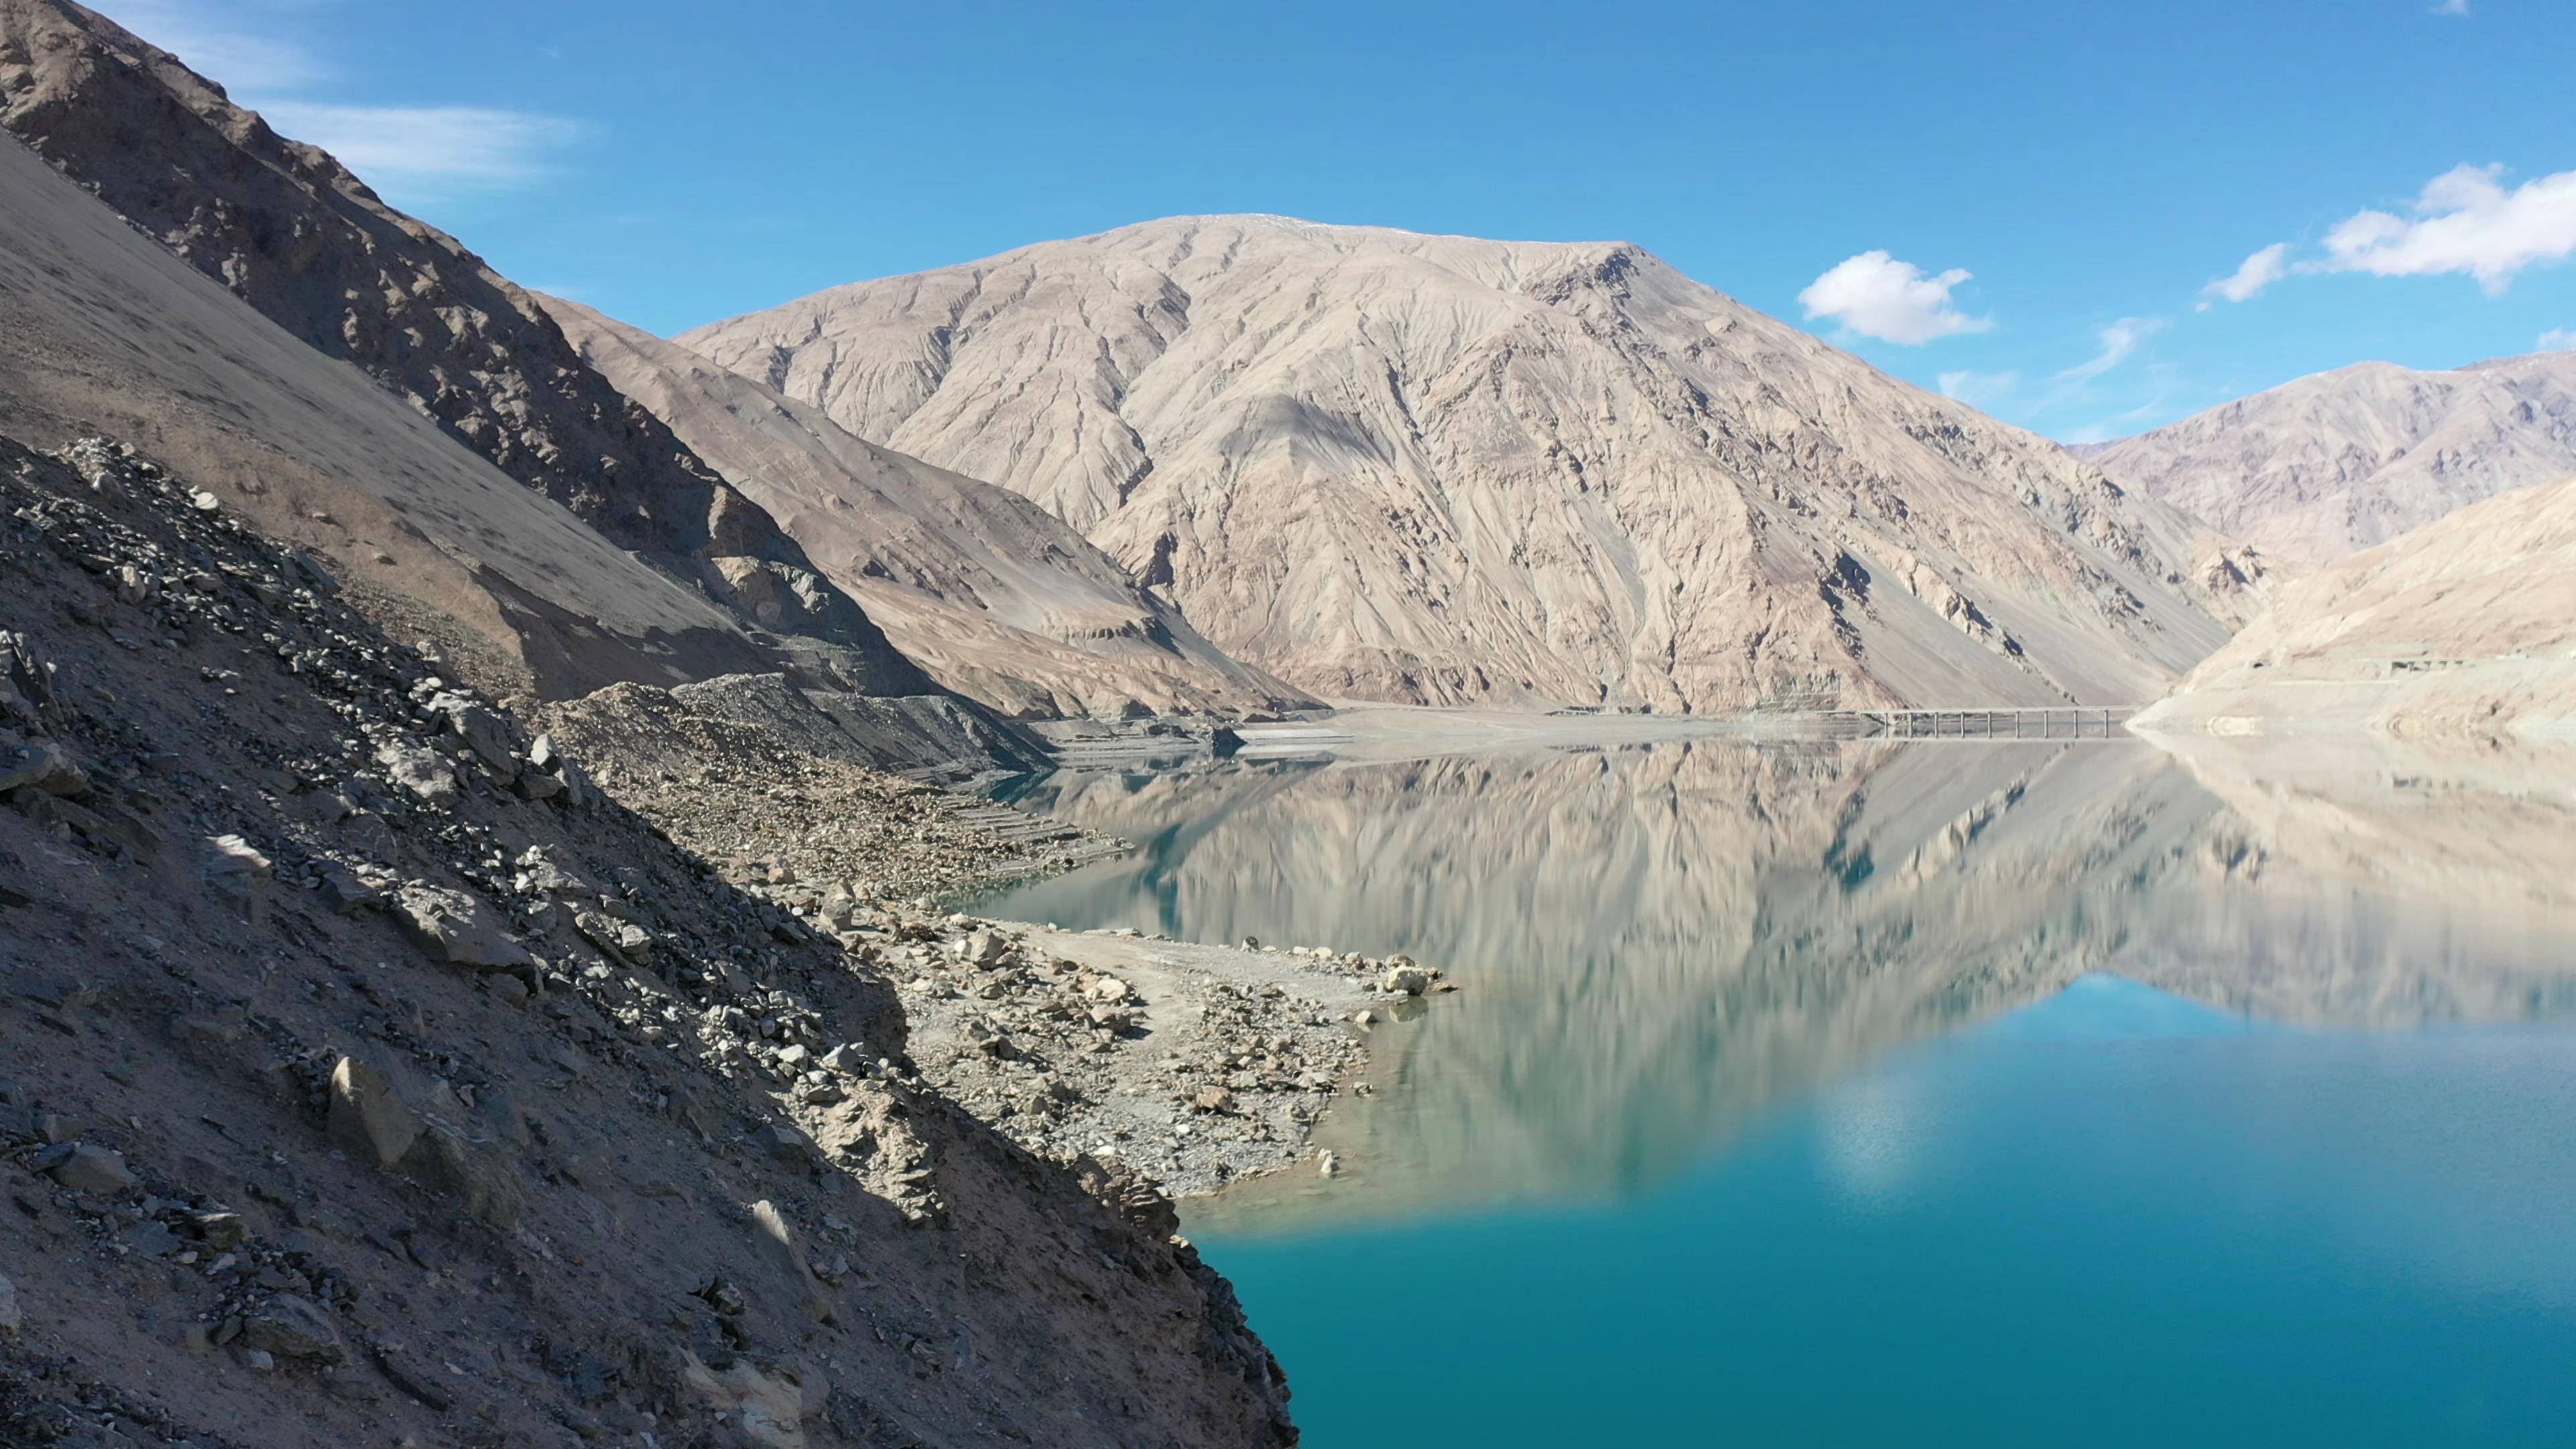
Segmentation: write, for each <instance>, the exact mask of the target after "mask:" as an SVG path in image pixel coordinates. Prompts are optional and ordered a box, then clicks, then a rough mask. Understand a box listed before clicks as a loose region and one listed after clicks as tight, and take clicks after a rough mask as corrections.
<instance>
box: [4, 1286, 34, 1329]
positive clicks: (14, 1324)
mask: <svg viewBox="0 0 2576 1449" xmlns="http://www.w3.org/2000/svg"><path fill="white" fill-rule="evenodd" d="M26 1321H27V1320H26V1314H25V1313H24V1311H23V1310H21V1309H20V1308H19V1307H18V1285H17V1284H15V1283H12V1282H10V1281H9V1280H8V1279H7V1278H5V1277H0V1338H16V1337H17V1336H18V1330H19V1329H20V1327H21V1326H23V1325H24V1324H25V1323H26Z"/></svg>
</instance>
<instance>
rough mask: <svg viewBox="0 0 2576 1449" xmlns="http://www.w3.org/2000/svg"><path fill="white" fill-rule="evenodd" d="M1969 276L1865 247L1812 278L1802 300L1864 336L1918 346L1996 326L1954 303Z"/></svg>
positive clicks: (1811, 312)
mask: <svg viewBox="0 0 2576 1449" xmlns="http://www.w3.org/2000/svg"><path fill="white" fill-rule="evenodd" d="M1968 275H1969V274H1968V273H1967V272H1966V271H1964V270H1961V269H1959V268H1956V267H1953V268H1951V269H1950V270H1949V271H1946V272H1943V273H1941V274H1940V275H1939V276H1926V275H1924V273H1923V269H1922V268H1920V267H1917V266H1916V265H1914V264H1913V263H1912V262H1900V261H1898V260H1897V259H1896V258H1894V257H1892V256H1890V255H1888V254H1887V253H1886V252H1883V251H1880V252H1863V253H1861V254H1860V255H1859V256H1856V257H1852V258H1850V259H1849V260H1847V261H1844V262H1842V263H1840V264H1838V265H1836V266H1835V267H1834V268H1833V270H1831V271H1829V272H1827V273H1825V274H1824V275H1823V276H1821V277H1818V278H1816V280H1814V281H1813V282H1810V283H1808V284H1807V288H1806V290H1805V291H1802V292H1800V293H1799V294H1798V300H1799V301H1800V302H1801V303H1803V304H1805V306H1806V309H1807V316H1808V317H1809V318H1816V317H1831V318H1833V319H1834V320H1835V321H1837V322H1840V323H1841V324H1842V325H1844V326H1845V327H1848V328H1850V329H1851V330H1852V331H1854V332H1857V333H1859V334H1861V335H1862V336H1863V337H1875V338H1877V339H1879V340H1880V341H1882V342H1895V343H1899V344H1902V345H1904V346H1907V347H1915V346H1919V345H1921V344H1923V343H1926V342H1930V341H1932V340H1933V339H1934V338H1936V337H1948V336H1950V335H1952V334H1953V333H1958V332H1983V331H1985V330H1987V329H1988V328H1990V327H1992V326H1994V325H1995V324H1994V319H1992V318H1990V317H1971V316H1968V315H1967V314H1966V313H1963V312H1961V311H1960V310H1959V309H1958V308H1957V307H1955V306H1953V305H1952V304H1951V300H1950V289H1951V288H1952V287H1955V286H1957V285H1959V284H1960V283H1961V282H1964V281H1966V280H1968Z"/></svg>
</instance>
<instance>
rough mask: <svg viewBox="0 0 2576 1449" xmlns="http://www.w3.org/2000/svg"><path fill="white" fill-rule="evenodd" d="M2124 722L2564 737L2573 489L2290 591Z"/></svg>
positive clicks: (2430, 533) (2471, 514)
mask: <svg viewBox="0 0 2576 1449" xmlns="http://www.w3.org/2000/svg"><path fill="white" fill-rule="evenodd" d="M2136 722H2137V723H2138V724H2139V725H2140V726H2142V727H2145V728H2148V729H2152V730H2163V731H2173V732H2179V731H2187V730H2193V729H2208V730H2214V731H2216V732H2219V733H2263V732H2282V731H2294V730H2303V729H2304V730H2314V729H2324V728H2333V727H2338V726H2342V727H2349V726H2355V725H2364V726H2369V727H2371V728H2375V729H2381V730H2388V731H2393V732H2396V733H2401V734H2441V733H2475V734H2500V733H2503V732H2506V731H2520V732H2546V731H2560V732H2563V731H2566V730H2568V729H2569V728H2571V726H2576V478H2569V479H2566V480H2564V481H2562V482H2558V483H2552V484H2548V485H2545V486H2542V487H2537V488H2521V489H2516V490H2514V491H2513V492H2510V493H2504V494H2500V495H2498V496H2496V497H2494V498H2489V499H2487V500H2485V501H2484V502H2480V503H2472V504H2470V505H2469V506H2467V507H2465V508H2462V509H2461V510H2459V511H2458V512H2456V513H2453V514H2450V515H2448V516H2446V517H2444V518H2441V519H2439V520H2437V521H2435V522H2432V523H2428V524H2426V525H2425V526H2423V527H2422V528H2419V529H2417V530H2415V531H2414V532H2413V533H2410V534H2407V535H2405V536H2404V537H2402V538H2399V539H2397V540H2395V541H2393V542H2390V543H2384V544H2381V545H2380V546H2379V547H2377V548H2374V549H2370V550H2368V551H2366V552H2363V553H2358V554H2354V555H2353V556H2352V557H2350V558H2347V559H2344V560H2342V561H2341V562H2339V563H2335V564H2331V565H2329V566H2327V567H2326V568H2324V569H2323V570H2321V571H2319V572H2318V573H2316V574H2313V575H2311V576H2309V577H2307V578H2304V579H2300V580H2298V581H2297V582H2295V583H2293V584H2290V585H2289V586H2287V587H2286V588H2284V589H2282V590H2281V592H2280V594H2279V596H2278V597H2277V598H2276V599H2275V600H2274V601H2273V604H2272V608H2271V610H2270V611H2269V612H2268V613H2266V614H2264V615H2263V616H2262V617H2260V618H2258V619H2256V620H2255V621H2254V622H2253V623H2252V624H2249V625H2247V626H2246V628H2245V631H2244V632H2243V633H2241V634H2239V635H2237V636H2236V638H2235V639H2233V640H2231V641H2230V642H2229V643H2228V645H2227V647H2226V648H2224V649H2222V650H2220V651H2219V652H2217V653H2216V654H2213V655H2211V656H2210V657H2209V659H2208V660H2207V661H2205V662H2204V663H2202V664H2201V666H2200V667H2199V668H2198V669H2195V670H2193V671H2192V672H2191V674H2190V676H2189V677H2188V678H2186V679H2185V680H2184V681H2183V682H2182V684H2181V685H2180V686H2179V687H2178V688H2177V689H2176V690H2175V691H2174V693H2173V694H2172V695H2171V696H2170V697H2168V698H2166V699H2164V700H2161V701H2159V702H2157V704H2156V705H2155V706H2154V707H2153V708H2151V709H2149V710H2147V711H2145V712H2144V713H2142V714H2141V715H2139V717H2138V719H2137V721H2136Z"/></svg>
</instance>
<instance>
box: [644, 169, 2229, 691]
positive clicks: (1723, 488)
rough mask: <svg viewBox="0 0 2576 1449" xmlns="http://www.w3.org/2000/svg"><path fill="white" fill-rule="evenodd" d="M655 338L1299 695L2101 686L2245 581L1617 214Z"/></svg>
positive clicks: (1303, 233)
mask: <svg viewBox="0 0 2576 1449" xmlns="http://www.w3.org/2000/svg"><path fill="white" fill-rule="evenodd" d="M678 340H679V341H680V342H681V343H683V344H685V345H687V346H689V347H691V348H693V349H695V350H697V351H699V352H701V353H704V354H705V355H706V356H708V357H710V358H712V359H714V360H715V361H717V362H720V363H722V364H724V365H725V366H727V367H730V368H732V369H734V370H735V371H737V372H740V373H742V374H744V375H745V376H747V377H750V378H752V379H754V380H755V381H758V382H761V383H764V384H767V385H769V386H771V387H773V388H776V389H777V390H779V391H781V392H783V393H786V394H787V395H789V396H790V397H793V398H797V399H800V400H802V401H805V402H808V403H811V404H813V405H815V406H817V407H819V408H821V409H822V410H823V411H824V412H825V413H826V414H828V415H829V416H830V418H831V419H832V420H833V421H835V422H837V423H838V424H840V425H841V426H842V427H843V428H846V429H848V430H849V431H851V432H853V433H856V434H858V435H860V436H862V437H866V438H870V439H874V440H876V441H879V442H882V443H884V444H886V445H887V446H889V447H894V448H900V449H902V450H903V451H905V452H906V453H910V454H913V455H915V456H918V457H921V458H925V459H928V460H929V461H931V462H933V463H936V464H938V465H940V466H942V467H945V468H952V469H955V470H957V471H958V472H960V473H964V474H967V475H969V476H971V477H976V478H981V479H984V480H986V481H988V482H992V483H997V484H1000V485H1002V486H1004V487H1006V488H1010V489H1013V490H1015V491H1017V492H1020V493H1023V494H1026V495H1027V496H1029V497H1031V498H1034V499H1036V500H1037V501H1038V502H1040V503H1042V504H1044V505H1045V506H1046V507H1047V508H1048V509H1050V510H1051V511H1053V512H1054V513H1056V514H1057V515H1058V516H1059V517H1061V518H1063V519H1065V520H1066V521H1067V522H1069V523H1072V524H1073V525H1075V526H1076V527H1078V528H1080V529H1082V530H1083V531H1084V533H1085V534H1086V535H1088V536H1089V537H1090V539H1091V540H1092V541H1093V542H1095V543H1097V544H1099V545H1100V546H1101V547H1102V548H1103V549H1104V550H1106V551H1107V552H1108V553H1109V554H1110V556H1111V557H1113V558H1116V559H1117V560H1119V561H1120V562H1121V563H1123V564H1125V565H1126V566H1127V567H1129V568H1130V569H1132V570H1134V571H1135V572H1136V574H1137V576H1138V577H1139V579H1141V580H1142V581H1143V582H1144V583H1145V584H1146V585H1147V586H1148V587H1151V588H1154V589H1157V590H1159V591H1160V592H1162V593H1163V594H1165V595H1167V596H1168V597H1170V598H1171V599H1172V600H1173V601H1174V602H1176V603H1177V604H1179V605H1180V607H1181V609H1182V610H1183V611H1184V612H1185V613H1186V614H1187V615H1188V616H1189V618H1190V620H1191V621H1192V622H1193V623H1195V624H1196V625H1198V627H1199V628H1200V630H1202V631H1203V632H1204V633H1205V634H1206V635H1207V637H1208V638H1209V639H1210V640H1211V641H1213V642H1214V643H1216V644H1217V645H1218V646H1219V647H1221V648H1223V649H1225V650H1226V651H1228V652H1229V653H1231V654H1233V655H1235V656H1236V657H1238V658H1242V659H1245V660H1248V661H1250V662H1252V663H1254V664H1257V665H1260V666H1261V667H1263V668H1265V669H1268V670H1270V671H1272V672H1273V673H1275V674H1277V675H1278V676H1279V677H1281V678H1283V679H1286V680H1288V681H1289V682H1290V683H1292V684H1295V685H1298V686H1300V687H1302V688H1305V689H1307V690H1309V691H1311V692H1313V693H1316V694H1319V695H1325V696H1347V697H1355V698H1366V699H1379V700H1393V701H1402V702H1425V703H1440V704H1453V703H1470V702H1479V703H1482V702H1490V703H1500V704H1542V705H1543V704H1574V705H1585V706H1609V707H1651V708H1654V709H1658V710H1684V709H1687V710H1699V711H1709V710H1721V709H1726V708H1731V707H1738V706H1743V705H1748V704H1752V703H1754V702H1756V701H1759V700H1762V699H1764V698H1766V697H1770V696H1776V695H1779V694H1782V693H1785V692H1794V693H1798V694H1800V695H1802V696H1807V697H1813V696H1814V695H1815V694H1817V693H1818V692H1819V690H1820V689H1821V690H1822V691H1823V692H1836V691H1838V692H1840V693H1841V694H1843V695H1845V696H1847V697H1851V698H1858V699H1872V700H1902V701H1907V702H1912V703H1918V704H1925V703H1940V702H1980V703H1983V702H1994V703H2011V702H2018V703H2026V704H2037V703H2050V702H2064V701H2066V700H2067V699H2069V698H2074V699H2079V700H2083V701H2087V702H2112V701H2124V700H2139V699H2145V698H2149V697H2152V696H2153V695H2155V694H2156V693H2158V692H2160V691H2161V690H2162V688H2163V687H2164V685H2165V684H2166V683H2167V682H2169V681H2170V680H2171V678H2172V677H2174V676H2175V675H2177V674H2179V673H2180V672H2181V671H2182V670H2184V669H2186V668H2188V667H2189V666H2190V665H2191V664H2192V663H2194V662H2195V661H2197V660H2198V659H2199V658H2200V657H2201V656H2202V655H2204V654H2206V653H2207V652H2208V651H2209V650H2211V649H2213V648H2215V647H2216V646H2217V645H2218V644H2219V643H2220V642H2222V641H2223V640H2224V638H2225V637H2226V634H2227V632H2228V629H2229V626H2230V624H2231V623H2232V622H2233V621H2234V620H2235V619H2236V618H2238V617H2241V616H2242V614H2243V613H2245V612H2250V607H2249V606H2248V602H2247V601H2246V600H2244V599H2243V597H2242V596H2241V595H2240V594H2237V593H2233V592H2220V591H2216V590H2213V589H2212V588H2211V587H2210V585H2209V582H2208V576H2207V574H2206V572H2205V571H2203V570H2201V569H2200V568H2199V567H2198V565H2199V564H2200V563H2201V561H2202V560H2204V559H2206V558H2208V557H2210V556H2211V555H2212V554H2214V553H2216V552H2219V551H2220V550H2221V549H2222V548H2224V547H2225V546H2226V543H2225V541H2224V540H2220V539H2218V538H2217V537H2216V536H2215V535H2214V534H2212V533H2210V532H2209V531H2208V530H2206V529H2205V528H2203V527H2201V526H2199V525H2197V524H2195V523H2193V522H2191V521H2189V520H2186V519H2184V518H2183V517H2181V516H2180V515H2179V514H2177V513H2175V512H2174V511H2172V510H2171V509H2168V508H2166V507H2164V506H2162V505H2160V504H2157V503H2155V502H2153V501H2151V500H2147V499H2141V498H2137V497H2134V496H2131V495H2129V494H2127V493H2125V492H2123V491H2122V490H2121V489H2120V488H2118V487H2116V486H2114V485H2113V484H2112V483H2111V482H2110V481H2109V480H2107V479H2106V478H2104V477H2103V476H2102V474H2101V473H2100V472H2098V471H2097V470H2095V469H2094V468H2092V467H2090V466H2088V465H2085V464H2083V463H2080V462H2078V461H2076V460H2075V459H2073V458H2071V457H2069V456H2068V455H2067V454H2066V453H2064V452H2063V451H2062V450H2060V449H2058V448H2056V447H2055V446H2053V445H2051V444H2049V443H2047V442H2046V441H2044V440H2042V439H2039V438H2037V437H2034V436H2032V435H2031V434H2028V433H2025V432H2022V431H2020V430H2018V429H2015V428H2010V427H2006V426H2004V425H2002V424H1999V423H1996V422H1994V421H1992V420H1991V419H1988V418H1985V417H1983V416H1981V415H1980V414H1978V413H1976V412H1974V411H1972V410H1970V409H1968V408H1966V407H1964V406H1961V405H1960V404H1957V403H1955V402H1951V401H1949V400H1948V399H1944V398H1940V397H1935V396H1932V395H1930V394H1927V393H1924V392H1921V391H1918V390H1916V389H1914V388H1912V387H1909V386H1907V385H1905V384H1903V383H1899V382H1897V381H1895V380H1893V379H1890V378H1888V377H1886V376H1885V375H1883V374H1881V373H1879V372H1877V371H1875V370H1874V369H1872V368H1870V367H1869V366H1867V365H1866V364H1864V363H1862V362H1861V361H1859V360H1858V359H1856V358H1854V357H1851V356H1849V355H1848V354H1845V353H1842V352H1839V351H1837V350H1835V349H1834V348H1832V347H1830V346H1827V345H1826V344H1825V343H1823V342H1821V341H1819V340H1818V339H1816V338H1815V337H1813V336H1811V335H1809V334H1808V333H1806V332H1803V331H1801V330H1799V329H1797V328H1794V327H1791V326H1788V325H1786V324H1784V323H1781V322H1779V321H1776V320H1774V319H1772V318H1769V317H1765V316H1763V315H1761V314H1760V313H1757V312H1755V311H1753V310H1751V309H1750V308H1747V307H1744V306H1743V305H1741V304H1739V303H1737V302H1735V301H1734V300H1733V299H1731V298H1728V297H1726V296H1724V295H1722V294H1720V293H1718V292H1716V291H1714V290H1712V289H1710V288H1708V287H1705V286H1702V285H1700V284H1699V283H1696V282H1694V281H1691V280H1690V279H1689V278H1687V277H1684V276H1682V275H1681V274H1679V273H1678V272H1676V271H1674V270H1673V269H1672V268H1671V267H1670V266H1668V265H1666V264H1665V263H1664V262H1662V261H1660V260H1658V259H1657V258H1655V257H1653V256H1651V255H1649V254H1647V253H1646V252H1644V251H1643V250H1641V249H1639V248H1637V247H1635V246H1633V245H1629V244H1626V243H1617V242H1603V243H1581V244H1553V243H1523V242H1496V241H1480V240H1476V239H1473V238H1465V237H1440V236H1422V235H1416V234H1413V233H1409V232H1401V231H1390V230H1383V229H1375V228H1363V227H1342V226H1319V225H1314V224H1311V223H1307V222H1301V221H1294V220H1290V219H1287V218H1283V217H1270V216H1230V217H1194V218H1175V219H1170V220H1165V221H1157V222H1149V223H1146V224H1143V225H1139V226H1131V227H1127V228H1123V229H1121V230H1118V231H1113V232H1108V233H1104V234H1102V235H1099V236H1094V237H1087V238H1082V239H1079V240H1074V241H1063V242H1050V243H1045V244H1042V245H1038V246H1033V247H1027V248H1024V249H1022V250H1019V251H1016V252H1011V253H1008V254H1006V255H1003V256H999V257H994V258H990V259H988V260H985V261H980V262H974V263H970V264H967V265H963V266H956V267H948V268H944V269H942V270H939V271H934V272H926V273H922V274H920V275H917V276H910V277H900V278H893V279H889V280H884V281H875V282H861V283H857V284H854V285H851V286H846V287H840V288H835V289H833V290H831V291H827V292H822V293H818V294H816V295H814V296H811V297H808V298H806V299H804V300H802V301H798V302H793V303H789V304H787V305H786V306H783V307H778V308H774V309H772V310H769V311H766V312H760V313H755V314H752V315H750V316H747V317H740V318H735V319H732V320H730V321H725V322H719V323H715V324H713V325H711V326H707V327H703V328H699V329H697V330H695V331H692V332H689V333H686V334H684V335H683V336H681V337H680V338H679V339H678Z"/></svg>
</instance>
